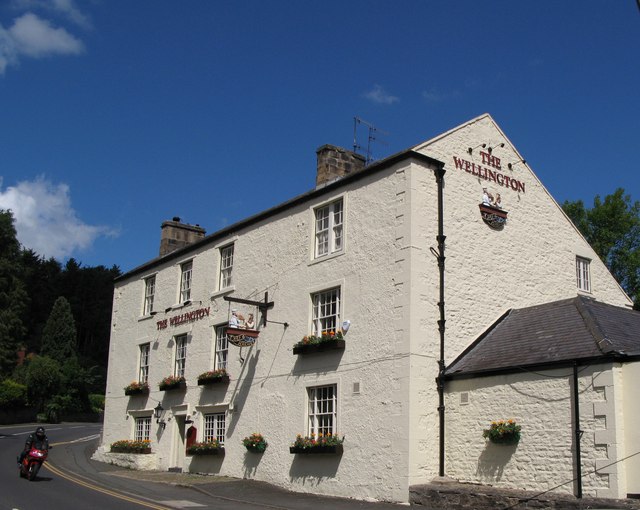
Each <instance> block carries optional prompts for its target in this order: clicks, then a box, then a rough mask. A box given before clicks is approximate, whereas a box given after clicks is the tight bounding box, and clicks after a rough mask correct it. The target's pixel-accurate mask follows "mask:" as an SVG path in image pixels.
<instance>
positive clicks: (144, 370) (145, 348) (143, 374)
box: [138, 343, 151, 384]
mask: <svg viewBox="0 0 640 510" xmlns="http://www.w3.org/2000/svg"><path fill="white" fill-rule="evenodd" d="M150 355H151V344H150V343H146V344H140V363H139V366H138V382H140V383H143V384H144V383H147V382H149V357H150Z"/></svg>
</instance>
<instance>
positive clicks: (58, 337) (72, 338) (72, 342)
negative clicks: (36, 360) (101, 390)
mask: <svg viewBox="0 0 640 510" xmlns="http://www.w3.org/2000/svg"><path fill="white" fill-rule="evenodd" d="M40 353H41V354H42V355H43V356H48V357H49V358H51V359H54V360H56V361H57V362H58V363H59V364H60V365H61V366H62V365H64V364H65V362H66V361H68V360H69V359H70V358H75V357H76V326H75V322H74V320H73V314H72V313H71V305H69V301H67V300H66V299H65V298H64V297H62V296H60V297H59V298H58V299H56V302H55V303H54V304H53V309H52V310H51V313H50V314H49V318H48V319H47V323H46V324H45V326H44V330H43V331H42V348H41V350H40Z"/></svg>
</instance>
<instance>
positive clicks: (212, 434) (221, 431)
mask: <svg viewBox="0 0 640 510" xmlns="http://www.w3.org/2000/svg"><path fill="white" fill-rule="evenodd" d="M226 432H227V427H226V416H225V413H212V414H205V415H204V437H203V440H204V442H205V443H208V442H210V441H213V440H214V439H217V440H218V442H219V443H220V446H224V436H225V434H226Z"/></svg>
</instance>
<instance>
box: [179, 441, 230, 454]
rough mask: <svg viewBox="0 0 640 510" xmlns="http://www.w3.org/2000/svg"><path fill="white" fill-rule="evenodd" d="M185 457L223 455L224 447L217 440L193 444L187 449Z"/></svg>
mask: <svg viewBox="0 0 640 510" xmlns="http://www.w3.org/2000/svg"><path fill="white" fill-rule="evenodd" d="M187 455H196V456H197V455H224V447H223V446H220V443H219V442H218V441H217V440H215V439H214V440H212V441H207V442H203V443H193V444H192V445H191V446H189V447H188V448H187Z"/></svg>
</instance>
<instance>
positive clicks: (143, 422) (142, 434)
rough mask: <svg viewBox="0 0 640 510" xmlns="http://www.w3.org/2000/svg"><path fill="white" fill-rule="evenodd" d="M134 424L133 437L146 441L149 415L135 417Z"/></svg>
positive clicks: (148, 431)
mask: <svg viewBox="0 0 640 510" xmlns="http://www.w3.org/2000/svg"><path fill="white" fill-rule="evenodd" d="M135 426H136V430H135V432H134V436H133V439H135V440H136V441H148V440H149V433H150V431H151V416H143V417H142V418H136V421H135Z"/></svg>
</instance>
